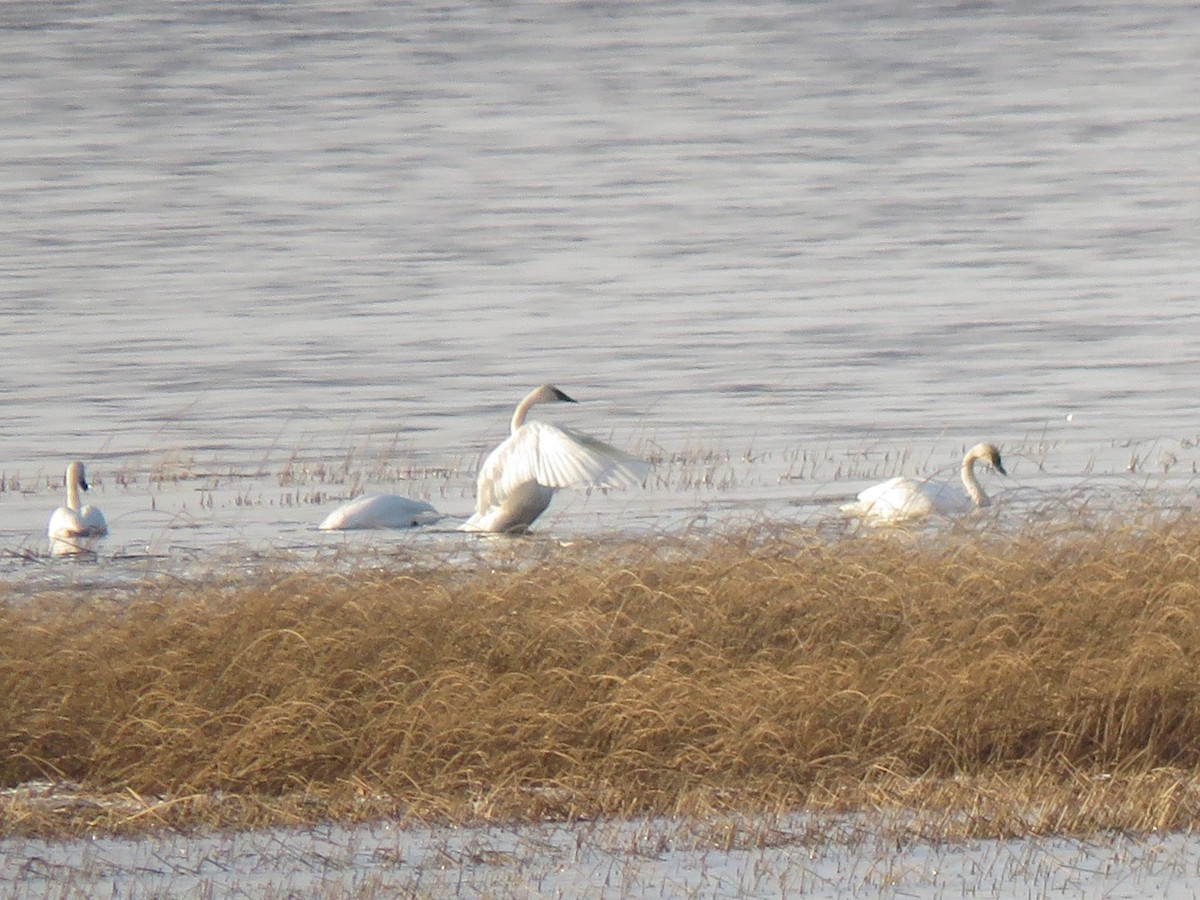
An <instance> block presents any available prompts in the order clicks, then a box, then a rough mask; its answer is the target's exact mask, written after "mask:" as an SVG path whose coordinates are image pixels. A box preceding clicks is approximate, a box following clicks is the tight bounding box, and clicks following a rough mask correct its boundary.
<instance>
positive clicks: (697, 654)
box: [0, 516, 1200, 836]
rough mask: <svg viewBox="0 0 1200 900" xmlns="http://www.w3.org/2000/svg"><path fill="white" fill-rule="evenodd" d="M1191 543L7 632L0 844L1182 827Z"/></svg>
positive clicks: (1196, 705)
mask: <svg viewBox="0 0 1200 900" xmlns="http://www.w3.org/2000/svg"><path fill="white" fill-rule="evenodd" d="M1197 547H1200V521H1197V520H1196V519H1195V518H1194V517H1192V518H1189V517H1186V516H1175V517H1173V518H1171V519H1170V520H1167V521H1163V520H1155V519H1145V520H1141V521H1138V522H1136V523H1132V524H1128V523H1127V524H1123V525H1120V526H1118V525H1113V524H1109V525H1106V526H1100V527H1097V528H1095V529H1094V530H1090V531H1087V532H1081V531H1078V530H1074V529H1067V528H1062V529H1060V530H1058V531H1054V530H1052V529H1051V528H1050V527H1049V526H1045V527H1043V528H1042V529H1041V530H1040V531H1038V532H1034V531H1032V530H1030V531H1028V532H1026V533H1018V534H1001V535H992V534H988V533H984V532H981V531H979V530H972V529H964V530H961V531H956V532H951V533H949V534H940V535H936V536H930V535H926V534H905V533H887V534H870V535H862V536H857V537H853V538H849V539H844V540H837V541H832V542H831V541H829V540H827V539H825V538H820V537H818V536H817V535H816V534H814V533H812V532H809V531H801V530H793V531H786V530H779V529H774V530H759V531H757V532H755V533H752V534H741V535H738V536H710V537H704V538H699V537H695V538H687V537H681V538H671V539H668V538H663V539H659V540H654V541H650V542H645V543H641V544H613V543H601V542H587V541H585V542H576V543H574V544H571V545H569V546H559V545H557V544H554V543H552V542H543V541H533V540H514V541H508V540H504V541H496V542H485V546H484V548H483V549H481V551H480V554H479V557H478V559H476V560H475V561H474V564H469V565H464V564H463V563H462V561H461V560H459V559H456V560H455V561H454V562H453V564H451V562H450V561H449V560H447V561H444V562H439V561H437V560H429V559H418V558H415V557H414V558H410V557H407V556H401V555H398V556H397V557H396V558H395V565H392V566H385V567H376V568H370V569H363V570H361V571H355V572H353V573H352V574H350V575H340V574H330V573H328V572H310V571H295V570H291V571H289V570H287V569H285V568H280V569H278V570H270V569H269V567H264V570H263V571H262V572H261V573H260V574H259V575H258V576H256V577H255V578H254V579H252V580H249V581H246V580H232V579H231V580H228V581H224V580H222V579H219V578H211V579H205V580H199V581H170V582H156V583H154V584H147V585H145V586H143V587H141V588H138V589H136V590H134V591H133V595H132V596H129V591H128V589H127V588H126V589H123V590H122V592H121V594H120V595H119V596H118V595H116V594H115V593H114V594H113V595H111V596H110V595H106V594H104V593H99V594H97V595H95V596H90V597H86V598H81V597H80V596H79V595H78V594H77V593H72V594H70V595H63V594H57V593H45V594H39V595H35V596H32V597H31V596H24V595H14V596H11V597H8V598H6V600H5V602H3V603H2V604H0V786H3V787H5V788H8V790H7V791H5V792H4V794H3V795H0V830H2V831H3V832H5V833H9V834H12V833H67V832H73V831H74V832H78V831H82V830H88V829H102V830H111V831H116V832H126V831H137V830H140V829H145V828H152V827H161V826H164V825H168V826H174V827H186V826H193V825H215V826H229V827H242V826H250V825H266V824H281V823H283V824H286V823H302V822H312V821H317V820H320V819H329V818H334V819H341V820H345V821H360V820H365V819H370V818H377V817H381V816H415V817H425V818H437V819H449V820H457V821H465V820H499V819H544V818H555V819H573V818H580V817H601V816H634V815H642V814H672V815H674V814H700V815H704V814H709V813H716V812H729V811H731V810H738V811H759V812H763V813H780V812H783V811H786V810H789V809H796V808H801V807H804V808H809V809H815V810H822V811H839V810H856V809H870V810H876V811H878V810H893V811H903V813H904V814H905V815H912V816H913V820H912V821H913V824H912V828H913V829H914V830H915V831H918V832H920V833H922V834H927V835H929V836H982V835H988V836H1021V835H1026V834H1041V833H1080V832H1087V831H1091V830H1095V829H1106V828H1126V829H1134V830H1150V829H1179V828H1191V827H1193V826H1195V825H1196V824H1197V817H1198V816H1200V657H1198V653H1197V650H1196V648H1197V647H1198V646H1200V552H1198V551H1197V549H1196V548H1197Z"/></svg>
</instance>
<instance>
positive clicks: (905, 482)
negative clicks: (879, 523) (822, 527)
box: [842, 475, 932, 520]
mask: <svg viewBox="0 0 1200 900" xmlns="http://www.w3.org/2000/svg"><path fill="white" fill-rule="evenodd" d="M925 488H926V485H925V483H924V482H920V481H913V480H912V479H911V478H905V477H904V476H902V475H898V476H896V477H895V478H889V479H888V480H887V481H884V482H881V483H879V484H876V485H872V486H871V487H869V488H867V489H866V490H864V491H863V492H862V493H860V494H859V495H858V499H857V500H856V501H855V502H854V503H850V504H847V505H846V506H843V507H842V511H843V512H845V513H848V514H850V515H856V516H865V517H866V518H869V519H880V520H884V519H889V520H900V519H914V518H918V517H920V516H924V515H928V514H929V512H930V511H931V509H932V504H931V501H930V497H929V495H928V494H927V493H926V491H925Z"/></svg>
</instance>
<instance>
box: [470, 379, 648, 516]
mask: <svg viewBox="0 0 1200 900" xmlns="http://www.w3.org/2000/svg"><path fill="white" fill-rule="evenodd" d="M553 402H558V403H574V402H575V401H574V400H572V399H571V398H570V397H568V396H567V395H566V394H564V393H563V392H562V391H560V390H559V389H558V388H556V387H554V386H553V385H550V384H543V385H542V386H541V387H539V388H537V389H535V390H533V391H531V392H530V393H529V395H528V396H527V397H525V399H524V400H522V401H521V402H520V403H519V404H517V409H516V412H514V413H513V417H512V434H511V435H510V436H509V437H508V439H507V440H505V441H504V443H502V444H501V445H500V446H499V447H497V448H496V449H495V450H493V451H492V452H491V453H490V454H489V455H488V457H487V459H485V460H484V461H483V465H482V466H480V468H479V477H478V479H477V480H476V483H475V514H474V515H473V516H471V518H469V519H468V520H467V521H466V522H464V523H463V524H462V525H461V526H460V527H459V530H460V531H491V532H519V531H525V530H526V529H527V528H528V527H529V526H530V524H531V523H532V522H533V520H534V519H536V518H537V517H538V516H540V515H541V514H542V513H543V512H544V511H545V509H546V507H547V506H549V505H550V500H551V498H552V497H553V496H554V492H555V491H556V490H558V489H559V488H582V487H605V488H606V487H620V486H628V485H633V484H637V483H639V482H640V481H642V479H644V478H645V477H646V475H647V474H648V473H649V471H650V464H649V463H647V462H646V461H645V460H641V459H638V458H637V457H636V456H631V455H630V454H628V453H626V452H624V451H623V450H618V449H617V448H616V447H613V446H610V445H609V444H606V443H604V442H603V441H598V440H596V439H595V438H592V437H588V436H587V435H585V434H580V433H579V432H578V431H574V430H572V429H570V428H559V427H558V426H556V425H549V424H547V423H545V422H529V423H526V422H525V414H526V413H528V412H529V408H530V407H531V406H533V405H534V404H535V403H553Z"/></svg>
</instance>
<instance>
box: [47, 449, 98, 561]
mask: <svg viewBox="0 0 1200 900" xmlns="http://www.w3.org/2000/svg"><path fill="white" fill-rule="evenodd" d="M87 489H88V483H87V472H86V471H85V470H84V468H83V463H81V462H79V460H75V461H74V462H73V463H71V464H70V465H69V466H67V505H66V506H60V507H59V508H58V509H56V510H55V511H54V512H53V514H51V516H50V524H49V525H47V526H46V536H47V537H49V538H50V552H51V553H52V554H54V555H56V556H58V555H61V554H66V553H80V552H87V551H88V550H90V549H91V547H90V546H89V543H90V539H91V538H98V537H104V535H106V534H108V523H107V522H105V521H104V513H102V512H100V510H99V509H97V508H96V507H94V506H84V507H80V505H79V492H80V490H84V491H86V490H87Z"/></svg>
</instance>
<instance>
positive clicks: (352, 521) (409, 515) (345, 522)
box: [317, 494, 442, 531]
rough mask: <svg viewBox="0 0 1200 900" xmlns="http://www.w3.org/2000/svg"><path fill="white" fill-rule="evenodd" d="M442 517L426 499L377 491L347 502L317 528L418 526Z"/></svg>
mask: <svg viewBox="0 0 1200 900" xmlns="http://www.w3.org/2000/svg"><path fill="white" fill-rule="evenodd" d="M441 517H442V515H441V513H439V512H438V511H437V510H436V509H434V508H433V507H432V506H430V505H429V504H428V503H426V502H425V501H423V500H410V499H408V498H407V497H397V496H395V495H393V494H375V495H373V496H369V497H359V498H358V499H357V500H351V501H350V502H349V503H343V504H342V505H341V506H339V507H338V508H337V509H335V510H334V511H333V512H331V513H330V514H329V515H327V516H326V517H325V518H324V520H323V521H322V522H321V524H320V525H318V526H317V527H318V528H319V529H321V530H322V531H349V530H351V529H355V528H415V527H416V526H418V525H430V524H432V523H434V522H436V521H437V520H438V519H440V518H441Z"/></svg>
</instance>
